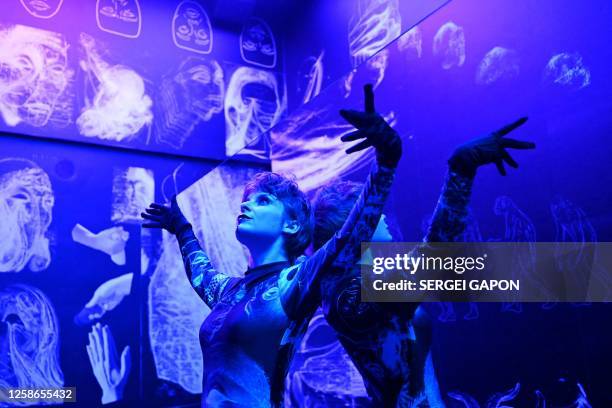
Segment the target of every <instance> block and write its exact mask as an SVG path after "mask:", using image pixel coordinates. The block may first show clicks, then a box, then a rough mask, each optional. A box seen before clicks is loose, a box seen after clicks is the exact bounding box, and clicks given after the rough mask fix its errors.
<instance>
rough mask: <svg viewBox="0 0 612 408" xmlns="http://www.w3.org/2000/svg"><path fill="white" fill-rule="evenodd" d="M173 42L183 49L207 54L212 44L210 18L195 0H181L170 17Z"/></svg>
mask: <svg viewBox="0 0 612 408" xmlns="http://www.w3.org/2000/svg"><path fill="white" fill-rule="evenodd" d="M172 39H173V40H174V44H175V45H176V46H177V47H179V48H183V49H185V50H189V51H193V52H197V53H200V54H208V53H210V52H211V50H212V46H213V32H212V27H211V25H210V19H209V18H208V14H206V11H205V10H204V8H203V7H202V6H201V5H199V4H198V3H196V2H195V1H183V2H181V3H180V4H179V5H178V6H177V7H176V10H175V11H174V17H173V19H172Z"/></svg>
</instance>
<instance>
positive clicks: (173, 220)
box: [140, 195, 190, 234]
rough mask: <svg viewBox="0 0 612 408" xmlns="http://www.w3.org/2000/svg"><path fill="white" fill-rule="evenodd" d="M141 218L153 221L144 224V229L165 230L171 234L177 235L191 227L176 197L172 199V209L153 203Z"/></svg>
mask: <svg viewBox="0 0 612 408" xmlns="http://www.w3.org/2000/svg"><path fill="white" fill-rule="evenodd" d="M140 216H141V217H142V218H144V219H145V220H149V221H151V222H147V223H144V224H142V226H143V227H144V228H163V229H165V230H167V231H168V232H170V233H171V234H177V233H179V232H181V231H182V230H183V229H185V228H188V227H189V226H190V224H189V221H187V218H185V216H184V215H183V213H182V212H181V209H180V208H179V206H178V203H177V201H176V195H175V196H173V197H172V200H171V202H170V207H166V206H164V205H161V204H156V203H152V204H151V205H150V206H149V208H147V209H146V210H145V212H143V213H141V214H140Z"/></svg>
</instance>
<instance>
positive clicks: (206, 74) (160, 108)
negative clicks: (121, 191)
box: [147, 57, 225, 204]
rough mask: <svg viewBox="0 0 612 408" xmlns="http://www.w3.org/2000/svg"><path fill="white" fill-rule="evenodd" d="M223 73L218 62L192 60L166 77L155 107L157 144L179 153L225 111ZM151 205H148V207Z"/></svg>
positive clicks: (185, 62) (194, 58) (200, 59)
mask: <svg viewBox="0 0 612 408" xmlns="http://www.w3.org/2000/svg"><path fill="white" fill-rule="evenodd" d="M224 98H225V86H224V84H223V70H222V69H221V66H220V65H219V63H218V62H217V61H215V60H205V59H203V58H200V57H190V58H188V59H186V60H185V61H183V62H182V63H181V65H180V66H179V68H178V69H177V70H176V71H174V72H172V73H171V74H169V75H166V76H164V77H163V79H162V81H161V84H160V86H159V89H158V97H157V103H156V104H155V109H156V111H155V112H156V113H155V140H156V141H157V142H158V143H162V144H166V145H169V146H171V147H173V148H175V149H180V148H182V147H183V144H184V143H185V142H186V141H187V139H189V137H190V136H191V134H192V133H193V130H194V129H195V127H196V126H197V125H198V124H200V123H201V122H207V121H209V120H210V119H211V118H212V117H213V116H214V115H216V114H218V113H220V112H221V111H222V110H223V100H224ZM147 204H148V203H147Z"/></svg>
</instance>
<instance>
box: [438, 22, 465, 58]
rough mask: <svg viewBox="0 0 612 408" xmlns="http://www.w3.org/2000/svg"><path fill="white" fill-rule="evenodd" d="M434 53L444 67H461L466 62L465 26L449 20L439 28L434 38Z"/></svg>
mask: <svg viewBox="0 0 612 408" xmlns="http://www.w3.org/2000/svg"><path fill="white" fill-rule="evenodd" d="M433 55H434V56H435V57H437V58H438V59H439V60H440V64H441V66H442V68H443V69H451V68H454V67H461V66H462V65H463V64H464V63H465V34H464V32H463V27H461V26H458V25H457V24H455V23H453V22H452V21H449V22H447V23H445V24H443V25H442V27H440V28H439V29H438V32H437V33H436V35H435V36H434V40H433Z"/></svg>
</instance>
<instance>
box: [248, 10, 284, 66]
mask: <svg viewBox="0 0 612 408" xmlns="http://www.w3.org/2000/svg"><path fill="white" fill-rule="evenodd" d="M240 55H242V59H243V60H244V61H245V62H248V63H251V64H254V65H259V66H260V67H266V68H274V67H275V66H276V41H275V40H274V34H273V33H272V30H271V29H270V27H269V26H268V24H266V22H265V21H263V20H261V19H258V18H251V19H249V20H248V21H247V22H246V23H245V25H244V27H243V28H242V33H240Z"/></svg>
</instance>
